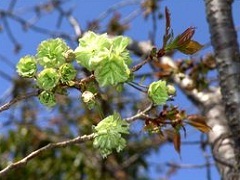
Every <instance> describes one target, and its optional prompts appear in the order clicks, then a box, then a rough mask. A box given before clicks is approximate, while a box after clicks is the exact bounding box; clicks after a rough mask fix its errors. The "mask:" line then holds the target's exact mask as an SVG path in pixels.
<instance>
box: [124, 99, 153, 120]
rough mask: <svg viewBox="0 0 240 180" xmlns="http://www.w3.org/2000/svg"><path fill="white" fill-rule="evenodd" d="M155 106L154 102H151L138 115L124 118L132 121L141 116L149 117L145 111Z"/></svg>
mask: <svg viewBox="0 0 240 180" xmlns="http://www.w3.org/2000/svg"><path fill="white" fill-rule="evenodd" d="M153 107H154V105H153V103H151V104H150V105H149V106H148V107H147V108H146V109H144V110H143V111H139V112H138V113H137V114H136V115H134V116H132V117H129V118H125V119H124V120H125V121H127V122H129V123H131V122H133V121H135V120H137V119H139V118H145V117H147V115H146V114H145V113H147V112H148V111H150V110H151V109H152V108H153Z"/></svg>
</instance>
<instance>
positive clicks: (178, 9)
mask: <svg viewBox="0 0 240 180" xmlns="http://www.w3.org/2000/svg"><path fill="white" fill-rule="evenodd" d="M38 2H44V1H38ZM118 2H120V1H117V0H101V1H99V0H89V1H86V0H72V1H71V3H69V5H68V6H69V7H74V15H75V16H76V17H77V18H78V20H79V22H80V24H81V26H82V29H85V27H86V22H87V21H91V20H93V19H95V18H96V17H99V15H100V14H101V13H103V12H104V11H105V10H106V8H108V7H111V6H112V5H113V4H115V3H118ZM8 3H9V1H8V0H2V1H0V9H4V8H5V7H6V5H8ZM32 4H35V1H31V0H22V1H19V2H18V3H17V5H16V9H21V7H25V6H31V5H32ZM165 6H167V7H168V8H169V10H170V12H171V19H172V28H173V30H174V33H175V34H176V35H177V34H179V33H181V32H183V31H184V30H185V29H186V28H188V27H189V26H194V27H196V28H197V30H196V33H195V35H194V39H195V40H197V41H198V42H200V43H202V44H205V43H208V42H210V35H209V30H208V24H207V22H206V17H205V8H204V1H203V0H201V1H199V0H182V1H179V0H164V1H162V3H161V4H160V7H161V12H163V10H164V7H165ZM239 7H240V1H236V2H235V3H234V5H233V15H234V20H235V25H236V26H238V27H239V26H240V16H239V15H237V10H238V11H239ZM136 8H137V6H136V5H131V6H129V7H125V8H122V9H119V11H120V12H121V13H122V16H123V17H125V16H127V15H128V14H130V13H131V12H132V11H133V10H136ZM19 12H20V13H21V11H19ZM56 16H57V14H54V13H53V14H52V15H45V16H44V17H43V18H42V19H41V21H39V23H38V24H39V26H42V27H49V28H50V29H52V30H60V31H61V30H62V31H68V32H69V33H72V29H71V27H70V26H61V27H60V29H57V28H56V27H55V25H56V24H54V23H52V22H53V21H54V20H55V19H56ZM23 17H24V18H25V19H30V18H31V17H32V13H31V12H23ZM109 17H111V16H109ZM109 17H107V18H106V20H105V21H103V25H104V23H105V22H106V21H107V19H109ZM2 23H3V22H2V21H1V19H0V25H2ZM164 23H165V22H164V21H159V23H158V25H157V26H158V33H157V36H158V37H159V41H157V43H158V45H159V46H160V45H161V44H160V43H161V39H162V33H163V30H164ZM63 24H64V22H63ZM9 26H10V27H11V29H12V30H13V34H14V35H15V37H16V38H17V40H18V42H19V43H21V44H23V45H24V46H23V49H22V50H21V51H20V53H19V54H14V53H13V48H14V47H13V44H12V43H11V42H10V41H9V38H8V36H7V34H6V33H4V32H3V33H0V55H3V56H5V57H6V58H8V59H9V60H10V61H11V62H12V63H13V64H15V63H17V61H18V60H19V58H21V57H22V56H24V55H26V54H32V55H34V54H35V53H36V48H37V46H38V44H39V43H40V42H41V41H42V40H44V39H46V38H48V37H47V36H46V35H42V34H38V33H35V32H33V31H31V30H30V31H28V32H23V31H22V28H21V26H19V24H16V23H13V21H9ZM131 28H132V30H130V31H128V32H127V33H126V35H127V36H130V37H132V38H133V39H136V40H147V39H148V37H149V30H151V28H152V23H151V21H150V18H149V20H147V21H145V20H143V18H142V17H141V16H138V17H136V18H135V19H134V20H133V23H132V24H131ZM238 38H239V33H238ZM211 51H212V49H211V48H208V49H206V50H204V51H202V52H201V54H204V53H207V52H211ZM182 57H187V56H184V55H183V54H177V55H176V56H175V58H182ZM0 59H1V58H0ZM0 71H1V72H4V73H7V74H9V75H10V76H11V77H14V76H15V75H16V72H15V69H13V68H12V67H10V66H9V65H8V64H6V63H5V62H4V61H0ZM0 82H1V86H0V98H1V97H2V95H3V94H4V93H6V92H7V91H8V90H9V89H10V88H11V83H10V82H9V81H7V80H6V79H4V78H2V77H0ZM0 100H1V99H0ZM175 103H176V104H181V107H183V108H186V109H187V110H189V111H195V112H196V108H194V107H193V106H192V105H191V104H190V103H189V102H188V100H187V99H186V98H185V97H184V95H182V94H181V93H179V94H178V98H177V99H176V101H175ZM2 118H4V114H0V119H2ZM188 132H189V133H188V134H189V136H187V139H186V140H193V141H194V140H198V139H199V136H200V133H198V132H197V131H195V130H193V129H189V130H188ZM181 156H182V158H181V159H180V158H179V156H178V154H177V153H175V151H174V149H173V146H172V145H166V146H164V148H162V149H161V151H160V152H157V153H153V154H152V155H151V156H150V157H149V159H148V160H149V162H150V163H152V164H163V163H165V162H166V161H167V160H172V161H174V162H177V163H184V164H202V163H204V159H203V155H202V152H201V151H199V150H198V147H197V146H195V147H191V146H183V148H182V155H181ZM154 169H155V167H152V168H151V169H150V172H149V173H152V177H153V179H157V177H158V176H157V175H156V174H155V173H154ZM193 177H197V179H199V180H201V179H206V174H205V169H196V170H186V169H184V170H180V171H178V172H177V174H176V175H175V176H173V177H172V178H171V179H172V180H181V179H184V180H188V179H189V180H190V179H192V178H193ZM212 177H213V179H219V176H218V173H217V171H216V169H215V168H212Z"/></svg>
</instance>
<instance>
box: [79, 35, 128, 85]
mask: <svg viewBox="0 0 240 180" xmlns="http://www.w3.org/2000/svg"><path fill="white" fill-rule="evenodd" d="M129 41H130V40H129V39H128V38H126V37H123V36H118V37H115V38H109V37H108V36H107V35H106V34H103V35H97V34H95V33H93V32H90V31H89V32H87V33H86V34H85V35H84V36H83V37H82V38H81V39H79V46H78V47H77V48H76V49H75V54H76V60H77V62H78V63H79V64H80V65H82V66H83V67H85V68H86V69H88V70H89V71H94V76H95V78H96V80H97V82H98V83H99V84H100V86H107V85H117V84H119V83H122V82H126V81H127V80H128V79H129V76H130V69H129V68H128V66H129V65H130V63H131V58H130V55H129V52H128V50H127V49H126V47H127V45H128V44H129Z"/></svg>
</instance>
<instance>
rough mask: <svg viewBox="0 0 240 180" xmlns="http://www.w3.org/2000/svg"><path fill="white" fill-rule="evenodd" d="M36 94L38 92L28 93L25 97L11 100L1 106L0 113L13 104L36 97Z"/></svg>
mask: <svg viewBox="0 0 240 180" xmlns="http://www.w3.org/2000/svg"><path fill="white" fill-rule="evenodd" d="M38 93H39V92H38V91H34V92H30V93H28V94H25V95H21V96H18V97H16V98H14V99H12V100H11V101H9V102H7V103H6V104H3V105H2V106H0V112H2V111H5V110H8V109H9V108H10V107H11V106H12V105H13V104H15V103H17V102H19V101H21V100H24V99H28V98H30V97H33V96H37V95H38Z"/></svg>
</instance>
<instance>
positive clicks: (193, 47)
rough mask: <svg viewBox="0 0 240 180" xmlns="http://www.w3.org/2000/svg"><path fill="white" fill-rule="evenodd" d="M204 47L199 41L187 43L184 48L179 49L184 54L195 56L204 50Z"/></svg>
mask: <svg viewBox="0 0 240 180" xmlns="http://www.w3.org/2000/svg"><path fill="white" fill-rule="evenodd" d="M202 47H203V46H202V45H201V44H199V43H198V42H197V41H193V40H190V41H189V43H187V44H186V45H184V46H180V47H179V48H177V49H178V50H179V51H181V52H182V53H184V54H194V53H196V52H198V51H199V50H200V49H202Z"/></svg>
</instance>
